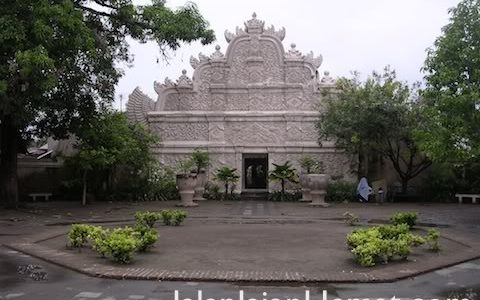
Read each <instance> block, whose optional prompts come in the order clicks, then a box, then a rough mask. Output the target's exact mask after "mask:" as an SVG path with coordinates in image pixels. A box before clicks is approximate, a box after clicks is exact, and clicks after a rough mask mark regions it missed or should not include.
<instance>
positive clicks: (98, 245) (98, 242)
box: [88, 226, 110, 257]
mask: <svg viewBox="0 0 480 300" xmlns="http://www.w3.org/2000/svg"><path fill="white" fill-rule="evenodd" d="M109 235H110V231H109V230H108V229H104V228H102V227H101V226H92V228H91V230H90V233H89V234H88V239H89V241H90V243H91V245H92V249H93V250H94V251H96V252H97V253H99V254H100V255H101V256H102V257H106V256H107V254H108V248H107V247H106V240H107V238H108V236H109Z"/></svg>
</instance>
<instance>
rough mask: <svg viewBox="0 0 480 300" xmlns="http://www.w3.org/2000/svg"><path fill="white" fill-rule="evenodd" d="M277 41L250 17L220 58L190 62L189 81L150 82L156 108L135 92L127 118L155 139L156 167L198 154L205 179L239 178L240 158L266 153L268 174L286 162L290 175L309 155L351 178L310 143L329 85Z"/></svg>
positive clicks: (331, 154) (328, 149) (332, 156)
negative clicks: (227, 174)
mask: <svg viewBox="0 0 480 300" xmlns="http://www.w3.org/2000/svg"><path fill="white" fill-rule="evenodd" d="M284 37H285V29H284V28H282V29H280V30H275V28H274V27H273V26H271V27H269V28H266V27H265V24H264V22H263V21H260V20H258V19H257V18H256V16H255V15H254V16H253V18H252V19H250V20H248V21H247V22H246V23H245V28H244V29H240V28H237V30H236V32H235V33H230V32H228V31H227V32H225V38H226V40H227V42H228V43H229V45H228V48H227V50H226V53H225V54H223V53H222V52H221V51H220V47H218V46H217V47H216V51H215V52H214V53H213V54H211V55H210V56H206V55H203V54H201V53H200V54H199V57H198V58H195V57H192V58H191V59H190V64H191V66H192V67H193V68H194V69H195V71H194V74H193V78H192V79H190V78H188V77H187V76H186V71H183V72H182V73H183V74H182V75H181V76H180V77H179V78H178V79H177V80H176V82H173V81H172V80H170V79H168V78H166V79H165V81H164V83H157V82H155V90H156V92H157V93H158V99H157V101H153V100H151V99H149V98H148V97H147V96H146V95H144V94H143V93H142V92H141V91H140V90H139V89H138V88H137V89H135V91H134V92H133V93H132V95H130V97H129V102H128V104H127V114H128V116H129V119H130V120H132V121H137V122H142V123H144V124H148V126H149V127H150V128H151V129H152V130H153V131H154V132H156V133H158V135H159V136H160V138H161V142H160V144H159V145H158V146H157V147H155V149H154V151H155V153H156V155H157V157H158V159H159V160H160V161H161V162H162V163H164V164H165V165H168V166H171V167H174V166H176V165H178V161H179V160H181V159H184V158H186V157H188V156H189V155H190V154H191V153H192V152H193V151H194V150H195V148H203V149H206V150H208V151H209V153H210V158H211V165H210V167H209V173H210V174H212V173H213V172H214V171H215V170H216V169H217V168H218V167H220V166H222V165H228V166H231V167H235V168H237V170H238V173H239V175H241V176H242V175H243V174H242V161H243V160H242V155H243V154H247V153H268V155H269V156H268V159H269V165H270V169H271V167H272V163H283V162H285V161H286V160H290V161H291V162H292V163H293V164H294V166H295V167H296V168H297V169H298V170H300V168H299V166H298V160H299V159H300V157H302V156H303V155H311V156H314V157H316V158H318V159H320V160H322V161H323V162H324V164H325V168H326V172H327V173H329V174H331V175H332V176H334V177H340V176H342V175H343V176H344V177H346V178H347V179H348V178H350V177H353V176H352V174H351V172H350V170H351V162H350V157H349V156H347V155H345V154H344V153H343V152H342V151H339V150H338V149H336V148H335V147H334V146H333V144H332V143H328V142H323V143H322V146H320V145H319V144H318V141H317V138H318V134H317V131H316V129H315V123H316V122H318V120H319V112H318V111H319V109H320V108H321V104H322V97H321V95H322V94H324V92H325V91H327V92H328V91H329V90H331V88H332V87H333V83H334V82H333V81H332V80H331V78H330V77H329V76H326V77H324V78H323V79H322V80H319V78H318V72H317V69H318V68H319V66H320V65H321V62H322V57H321V56H318V57H315V56H314V55H313V53H308V54H306V55H305V54H302V53H301V52H300V51H298V50H297V49H296V46H295V45H294V44H292V45H291V49H290V50H288V51H285V49H284V47H283V44H282V40H283V39H284ZM325 74H326V75H328V74H327V73H325ZM242 179H243V178H242ZM242 187H243V182H240V183H239V184H238V185H237V189H238V190H241V188H242ZM269 188H272V185H270V186H269Z"/></svg>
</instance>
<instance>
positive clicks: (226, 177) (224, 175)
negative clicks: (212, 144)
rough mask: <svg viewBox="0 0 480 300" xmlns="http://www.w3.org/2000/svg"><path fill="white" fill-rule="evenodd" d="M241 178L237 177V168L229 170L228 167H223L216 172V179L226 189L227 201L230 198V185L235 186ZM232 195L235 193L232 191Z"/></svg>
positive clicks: (225, 197)
mask: <svg viewBox="0 0 480 300" xmlns="http://www.w3.org/2000/svg"><path fill="white" fill-rule="evenodd" d="M239 178H240V176H238V175H237V169H235V168H229V167H227V166H223V167H221V168H220V169H217V170H216V172H215V176H214V179H215V180H217V181H220V182H222V183H223V185H224V187H225V193H224V199H225V200H226V199H227V198H228V191H229V190H228V187H229V186H230V185H234V184H235V183H236V182H237V181H238V179H239ZM230 194H233V191H231V193H230Z"/></svg>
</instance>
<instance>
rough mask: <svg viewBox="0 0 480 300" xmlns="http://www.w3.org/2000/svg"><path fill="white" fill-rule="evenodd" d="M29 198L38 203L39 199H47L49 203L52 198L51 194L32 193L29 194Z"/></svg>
mask: <svg viewBox="0 0 480 300" xmlns="http://www.w3.org/2000/svg"><path fill="white" fill-rule="evenodd" d="M28 197H30V198H32V200H33V201H37V197H43V198H45V201H48V200H49V198H50V197H52V194H51V193H31V194H28Z"/></svg>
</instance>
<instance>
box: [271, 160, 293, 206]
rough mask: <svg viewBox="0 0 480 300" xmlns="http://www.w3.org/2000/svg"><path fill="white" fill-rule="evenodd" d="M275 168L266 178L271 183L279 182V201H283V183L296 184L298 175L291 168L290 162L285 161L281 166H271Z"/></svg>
mask: <svg viewBox="0 0 480 300" xmlns="http://www.w3.org/2000/svg"><path fill="white" fill-rule="evenodd" d="M273 166H274V167H275V168H274V169H273V170H272V171H271V172H270V174H269V175H268V178H269V179H270V180H273V181H280V184H281V194H280V195H281V201H283V200H284V199H285V183H286V182H287V181H289V182H292V183H298V182H299V181H298V175H297V172H296V170H295V169H294V168H293V167H292V165H291V164H290V162H289V161H288V160H287V161H286V162H285V163H284V164H283V165H281V164H273Z"/></svg>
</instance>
